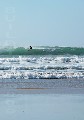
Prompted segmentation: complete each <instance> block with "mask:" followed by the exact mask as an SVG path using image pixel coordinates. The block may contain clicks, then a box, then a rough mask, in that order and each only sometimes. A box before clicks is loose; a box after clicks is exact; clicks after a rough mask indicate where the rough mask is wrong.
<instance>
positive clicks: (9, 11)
mask: <svg viewBox="0 0 84 120" xmlns="http://www.w3.org/2000/svg"><path fill="white" fill-rule="evenodd" d="M8 45H12V46H23V47H26V46H30V45H31V46H45V45H47V46H77V47H84V0H0V46H8Z"/></svg>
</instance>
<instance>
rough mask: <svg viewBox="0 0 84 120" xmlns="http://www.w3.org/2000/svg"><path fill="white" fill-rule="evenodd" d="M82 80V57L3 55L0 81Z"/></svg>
mask: <svg viewBox="0 0 84 120" xmlns="http://www.w3.org/2000/svg"><path fill="white" fill-rule="evenodd" d="M69 78H70V79H71V78H76V79H79V78H84V56H78V55H12V56H9V55H6V56H5V55H3V56H0V79H69Z"/></svg>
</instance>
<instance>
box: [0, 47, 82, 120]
mask: <svg viewBox="0 0 84 120" xmlns="http://www.w3.org/2000/svg"><path fill="white" fill-rule="evenodd" d="M83 78H84V48H72V47H57V46H56V47H49V46H36V47H33V49H31V50H30V49H29V48H24V47H18V48H15V47H10V46H9V47H4V48H0V119H1V120H18V118H19V119H20V120H23V119H25V120H84V79H83ZM45 81H46V82H45ZM47 87H48V88H47ZM25 88H26V89H25ZM38 88H42V89H38ZM46 88H47V89H46ZM81 89H82V91H81ZM12 90H13V92H12ZM15 90H16V92H15ZM43 91H44V92H43ZM17 93H18V94H17Z"/></svg>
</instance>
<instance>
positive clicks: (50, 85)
mask: <svg viewBox="0 0 84 120" xmlns="http://www.w3.org/2000/svg"><path fill="white" fill-rule="evenodd" d="M31 93H32V94H59V93H60V94H69V93H70V94H75V93H76V94H84V79H29V80H25V79H1V80H0V94H31Z"/></svg>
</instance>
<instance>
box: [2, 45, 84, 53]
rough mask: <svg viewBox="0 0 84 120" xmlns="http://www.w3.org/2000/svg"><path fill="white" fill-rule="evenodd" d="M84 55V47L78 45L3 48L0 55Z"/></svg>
mask: <svg viewBox="0 0 84 120" xmlns="http://www.w3.org/2000/svg"><path fill="white" fill-rule="evenodd" d="M66 54H70V55H84V48H77V47H48V46H45V47H43V48H42V47H36V48H33V49H27V48H24V47H18V48H3V49H2V48H1V49H0V55H66Z"/></svg>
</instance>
